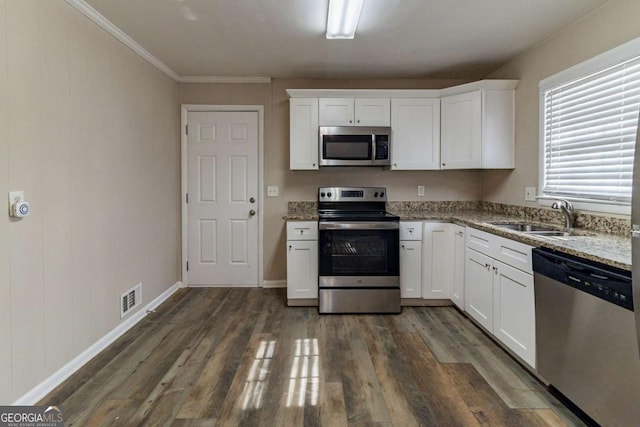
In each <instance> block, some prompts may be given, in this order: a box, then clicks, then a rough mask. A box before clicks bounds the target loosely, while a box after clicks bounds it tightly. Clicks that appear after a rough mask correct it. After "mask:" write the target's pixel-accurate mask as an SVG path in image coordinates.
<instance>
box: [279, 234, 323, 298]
mask: <svg viewBox="0 0 640 427" xmlns="http://www.w3.org/2000/svg"><path fill="white" fill-rule="evenodd" d="M287 298H288V299H301V298H318V241H317V240H289V241H287Z"/></svg>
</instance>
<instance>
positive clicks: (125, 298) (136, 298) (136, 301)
mask: <svg viewBox="0 0 640 427" xmlns="http://www.w3.org/2000/svg"><path fill="white" fill-rule="evenodd" d="M141 302H142V283H138V284H137V285H135V286H134V287H133V288H131V289H130V290H128V291H127V292H125V293H123V294H122V295H121V296H120V318H121V319H122V318H123V317H124V316H126V315H127V314H129V312H130V311H131V310H133V309H134V308H136V307H137V306H138V305H140V303H141Z"/></svg>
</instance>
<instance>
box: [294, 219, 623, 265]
mask: <svg viewBox="0 0 640 427" xmlns="http://www.w3.org/2000/svg"><path fill="white" fill-rule="evenodd" d="M389 211H390V212H391V213H393V214H395V215H398V216H399V217H400V220H401V221H445V222H453V223H456V224H460V225H466V226H470V227H473V228H476V229H478V230H483V231H486V232H489V233H492V234H496V235H498V236H502V237H506V238H508V239H512V240H515V241H518V242H522V243H525V244H527V245H531V246H535V247H544V248H549V249H554V250H558V251H562V252H564V253H568V254H571V255H576V256H579V257H582V258H585V259H588V260H591V261H596V262H600V263H602V264H605V265H608V266H612V267H616V268H621V269H623V270H627V271H631V238H630V237H629V236H628V235H618V234H610V233H602V232H597V231H591V230H588V229H584V228H574V229H573V230H572V231H573V232H574V233H576V234H577V235H575V236H568V237H542V236H538V235H531V234H525V233H522V232H519V231H515V230H507V229H504V228H500V227H497V226H496V225H493V224H492V223H495V222H513V223H524V222H526V223H532V222H536V221H531V220H525V219H524V218H522V217H521V216H514V215H505V214H497V213H491V212H487V211H486V210H481V209H474V210H452V211H433V210H425V211H421V210H414V209H411V210H394V209H390V210H389ZM284 219H285V220H287V221H317V220H318V212H317V211H316V210H314V209H309V210H299V211H295V212H290V213H289V214H288V215H286V216H285V217H284ZM537 223H539V224H545V225H548V224H547V223H546V222H545V223H541V222H540V221H537ZM555 227H556V228H558V229H559V230H561V229H562V227H561V226H557V225H555Z"/></svg>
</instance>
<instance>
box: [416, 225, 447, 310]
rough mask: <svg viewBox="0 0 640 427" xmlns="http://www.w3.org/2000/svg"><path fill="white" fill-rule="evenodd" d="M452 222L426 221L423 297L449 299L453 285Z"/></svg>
mask: <svg viewBox="0 0 640 427" xmlns="http://www.w3.org/2000/svg"><path fill="white" fill-rule="evenodd" d="M452 225H453V224H451V223H438V222H425V223H424V228H423V231H422V248H423V259H424V263H423V270H422V271H423V274H422V298H424V299H449V298H451V287H452V285H453V276H454V275H453V271H454V265H453V263H452V262H451V260H452V259H453V230H452V228H451V226H452Z"/></svg>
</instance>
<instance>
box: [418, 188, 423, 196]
mask: <svg viewBox="0 0 640 427" xmlns="http://www.w3.org/2000/svg"><path fill="white" fill-rule="evenodd" d="M418 197H424V185H418Z"/></svg>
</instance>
